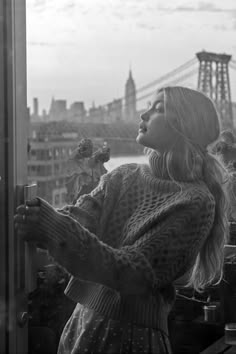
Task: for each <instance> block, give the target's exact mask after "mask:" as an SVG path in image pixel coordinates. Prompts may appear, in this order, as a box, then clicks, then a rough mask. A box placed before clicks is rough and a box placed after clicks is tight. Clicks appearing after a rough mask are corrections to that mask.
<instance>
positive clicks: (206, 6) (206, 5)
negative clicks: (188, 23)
mask: <svg viewBox="0 0 236 354" xmlns="http://www.w3.org/2000/svg"><path fill="white" fill-rule="evenodd" d="M158 9H159V10H161V11H167V12H168V11H169V12H211V13H214V12H225V13H232V12H235V11H236V9H235V8H232V9H229V8H220V7H216V6H215V5H214V4H213V3H211V2H203V1H200V2H198V4H197V6H190V5H179V6H175V7H170V6H168V7H165V6H161V5H160V6H158Z"/></svg>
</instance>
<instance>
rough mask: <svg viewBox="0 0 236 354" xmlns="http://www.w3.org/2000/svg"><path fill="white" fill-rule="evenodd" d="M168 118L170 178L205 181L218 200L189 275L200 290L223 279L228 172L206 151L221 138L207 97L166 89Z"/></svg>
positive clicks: (180, 90) (215, 112)
mask: <svg viewBox="0 0 236 354" xmlns="http://www.w3.org/2000/svg"><path fill="white" fill-rule="evenodd" d="M160 91H163V92H164V106H165V117H166V120H167V122H168V124H169V126H170V128H171V129H173V130H174V131H175V132H176V139H175V141H174V142H173V145H172V146H171V147H170V148H169V149H168V151H166V152H165V153H164V159H165V166H166V170H167V173H168V175H169V178H171V179H172V180H174V181H176V183H178V181H180V180H182V179H186V178H187V179H188V180H192V181H196V182H197V181H199V180H203V181H204V182H205V184H206V185H207V187H208V189H209V190H210V192H211V193H212V195H213V196H214V199H215V203H216V206H215V218H214V223H213V226H212V229H211V231H210V234H209V235H208V237H207V239H206V241H205V243H204V245H203V246H202V248H201V250H200V251H199V253H198V255H197V258H196V261H195V264H194V266H193V267H192V269H191V270H190V272H189V280H188V284H187V285H188V286H192V287H193V288H194V289H196V290H197V291H200V290H201V289H203V288H204V287H206V286H207V285H209V284H212V283H217V282H219V281H220V280H221V278H222V273H223V261H224V245H225V244H226V243H227V241H228V237H229V230H228V208H229V202H228V201H229V198H228V194H227V190H228V183H229V173H228V171H227V170H226V168H225V167H224V165H223V163H221V161H220V160H219V159H218V158H217V156H214V155H213V154H211V153H210V152H208V151H207V148H208V146H209V145H210V144H212V143H214V142H215V141H216V140H217V139H218V138H219V135H220V122H219V117H218V114H217V111H216V108H215V105H214V103H213V102H212V101H211V99H209V98H208V97H207V96H205V95H204V94H202V93H200V92H198V91H195V90H192V89H189V88H185V87H166V88H163V89H161V90H160Z"/></svg>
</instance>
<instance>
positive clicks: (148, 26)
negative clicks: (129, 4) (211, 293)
mask: <svg viewBox="0 0 236 354" xmlns="http://www.w3.org/2000/svg"><path fill="white" fill-rule="evenodd" d="M137 27H139V28H141V29H146V30H149V31H154V30H156V29H158V28H159V27H158V26H153V25H150V24H147V23H137Z"/></svg>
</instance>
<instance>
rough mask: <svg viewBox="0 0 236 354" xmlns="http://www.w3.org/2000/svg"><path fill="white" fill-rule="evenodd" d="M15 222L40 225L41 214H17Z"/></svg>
mask: <svg viewBox="0 0 236 354" xmlns="http://www.w3.org/2000/svg"><path fill="white" fill-rule="evenodd" d="M14 222H15V223H18V224H38V223H39V214H28V215H27V214H16V215H15V216H14Z"/></svg>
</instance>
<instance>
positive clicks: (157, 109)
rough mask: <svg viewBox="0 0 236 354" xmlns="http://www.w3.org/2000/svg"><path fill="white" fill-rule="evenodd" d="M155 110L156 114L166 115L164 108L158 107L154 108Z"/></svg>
mask: <svg viewBox="0 0 236 354" xmlns="http://www.w3.org/2000/svg"><path fill="white" fill-rule="evenodd" d="M153 110H154V111H155V112H158V113H164V108H163V106H156V107H153Z"/></svg>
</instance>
